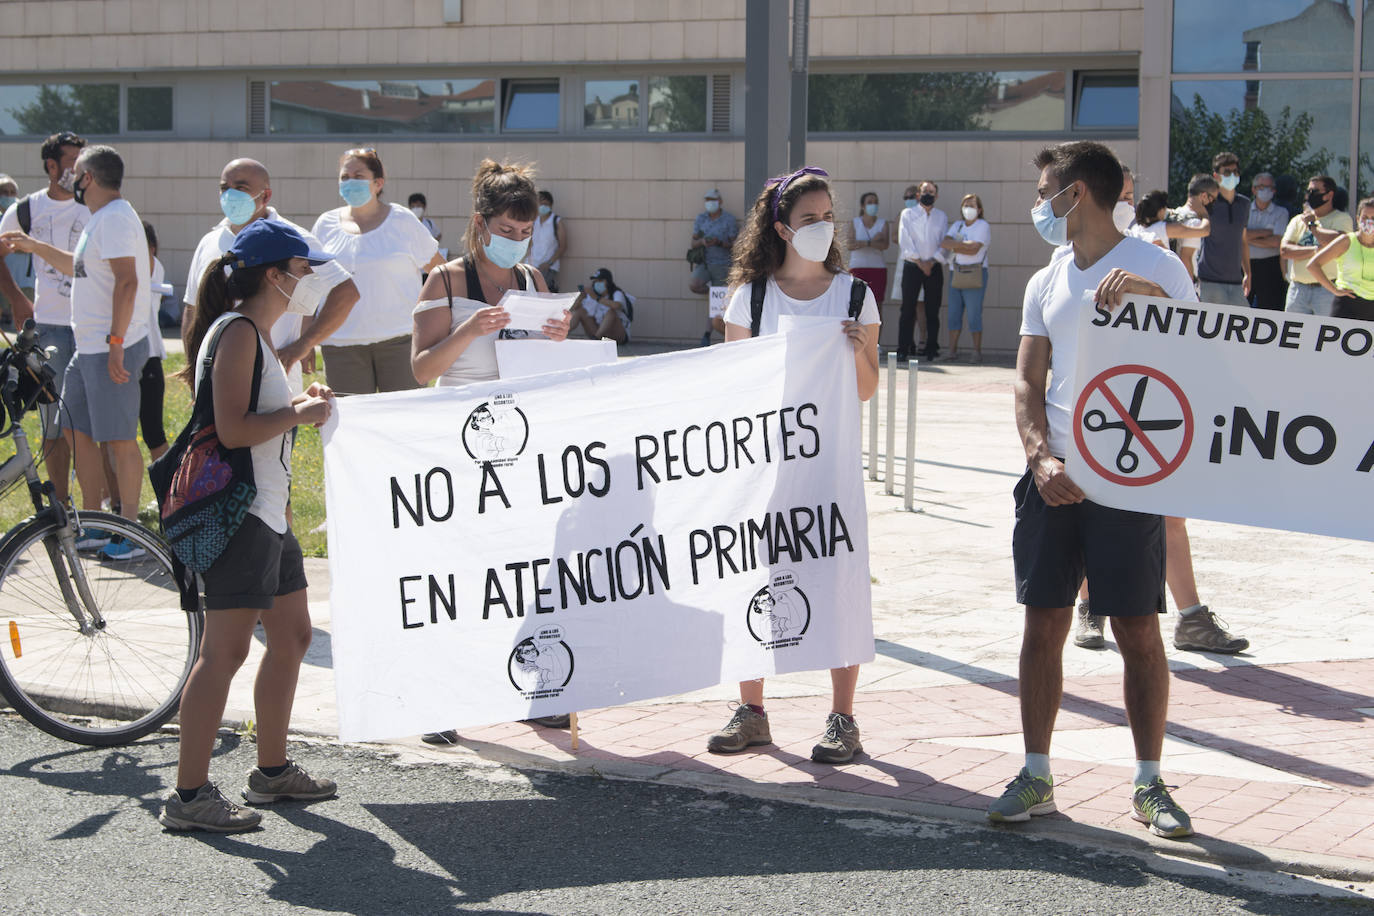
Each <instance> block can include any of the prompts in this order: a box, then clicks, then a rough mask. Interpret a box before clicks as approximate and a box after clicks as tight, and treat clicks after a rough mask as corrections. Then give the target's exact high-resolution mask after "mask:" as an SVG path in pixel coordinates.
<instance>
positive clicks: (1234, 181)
mask: <svg viewBox="0 0 1374 916" xmlns="http://www.w3.org/2000/svg"><path fill="white" fill-rule="evenodd" d="M1217 184H1219V185H1221V186H1222V187H1223V188H1224V189H1226V190H1227V191H1234V190H1235V189H1236V188H1238V187H1240V176H1239V175H1222V176H1221V178H1220V179H1219V180H1218V181H1217Z"/></svg>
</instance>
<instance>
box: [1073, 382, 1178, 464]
mask: <svg viewBox="0 0 1374 916" xmlns="http://www.w3.org/2000/svg"><path fill="white" fill-rule="evenodd" d="M1149 381H1150V379H1149V377H1148V376H1144V375H1142V376H1141V377H1140V380H1139V381H1137V382H1136V383H1135V391H1134V392H1132V394H1131V406H1130V411H1129V413H1130V415H1131V420H1132V421H1134V423H1135V426H1136V429H1139V430H1140V431H1141V432H1142V433H1143V432H1153V431H1156V430H1166V429H1176V428H1178V427H1179V426H1182V425H1183V420H1182V419H1179V420H1142V419H1140V408H1141V407H1143V406H1144V404H1145V387H1146V385H1148V384H1149ZM1083 428H1084V429H1086V430H1087V431H1088V432H1090V433H1098V432H1102V431H1103V430H1108V429H1119V430H1121V432H1122V434H1123V438H1122V440H1121V451H1119V452H1117V453H1116V469H1117V470H1118V471H1120V472H1121V473H1123V474H1131V473H1134V472H1135V469H1136V468H1138V467H1139V466H1140V457H1139V456H1138V455H1136V453H1135V452H1133V451H1132V450H1131V444H1132V443H1133V442H1134V441H1135V432H1133V431H1132V430H1131V427H1130V426H1128V425H1127V424H1126V421H1125V420H1124V419H1123V420H1121V421H1118V422H1108V421H1107V415H1106V414H1105V413H1103V412H1102V411H1100V410H1090V411H1088V412H1087V413H1086V414H1084V415H1083Z"/></svg>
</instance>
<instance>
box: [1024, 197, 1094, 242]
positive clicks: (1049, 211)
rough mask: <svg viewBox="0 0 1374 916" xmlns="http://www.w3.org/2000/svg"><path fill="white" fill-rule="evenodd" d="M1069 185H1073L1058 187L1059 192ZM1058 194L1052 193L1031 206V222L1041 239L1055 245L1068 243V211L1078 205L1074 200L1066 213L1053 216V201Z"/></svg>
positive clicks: (1071, 210)
mask: <svg viewBox="0 0 1374 916" xmlns="http://www.w3.org/2000/svg"><path fill="white" fill-rule="evenodd" d="M1071 187H1073V185H1069V186H1068V187H1067V188H1060V190H1059V194H1063V193H1064V192H1065V191H1067V190H1068V189H1069V188H1071ZM1059 194H1053V195H1051V196H1049V197H1047V198H1045V199H1044V200H1042V201H1040V203H1038V204H1036V205H1035V206H1034V207H1032V208H1031V222H1033V223H1034V224H1035V231H1036V232H1038V233H1040V237H1041V238H1042V239H1044V240H1045V241H1047V242H1049V243H1050V244H1051V245H1054V246H1055V247H1058V246H1060V245H1066V244H1068V241H1069V213H1072V212H1073V211H1074V209H1075V208H1077V206H1078V203H1077V202H1075V203H1074V205H1073V206H1072V207H1070V208H1069V210H1068V213H1065V214H1064V215H1063V216H1055V215H1054V206H1053V202H1054V199H1055V198H1056V197H1058V196H1059ZM1081 199H1082V198H1080V200H1081Z"/></svg>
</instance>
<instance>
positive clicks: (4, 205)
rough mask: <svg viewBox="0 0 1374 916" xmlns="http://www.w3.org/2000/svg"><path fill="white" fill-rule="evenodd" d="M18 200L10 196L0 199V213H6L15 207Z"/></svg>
mask: <svg viewBox="0 0 1374 916" xmlns="http://www.w3.org/2000/svg"><path fill="white" fill-rule="evenodd" d="M18 199H19V198H17V197H10V196H9V195H8V194H6V195H5V196H4V197H0V213H4V212H5V211H6V210H8V209H9V208H10V207H12V206H14V202H15V201H16V200H18Z"/></svg>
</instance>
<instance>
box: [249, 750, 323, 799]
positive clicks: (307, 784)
mask: <svg viewBox="0 0 1374 916" xmlns="http://www.w3.org/2000/svg"><path fill="white" fill-rule="evenodd" d="M338 791H339V787H338V785H337V784H336V783H335V782H334V780H332V779H316V778H315V777H313V776H311V775H310V774H309V773H307V772H306V771H305V770H304V769H302V768H301V766H300V765H299V764H295V763H292V762H291V761H290V760H288V761H286V770H285V771H284V772H282V773H281V774H279V775H277V776H267V775H265V774H264V773H263V772H262V770H260V769H258V768H257V767H254V768H253V769H251V770H249V771H248V787H247V788H246V789H244V790H243V793H242V794H243V799H244V801H246V802H248V803H249V804H250V805H270V804H272V803H273V802H279V801H316V800H318V799H321V798H333V797H334V796H335V795H336V794H338Z"/></svg>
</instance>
